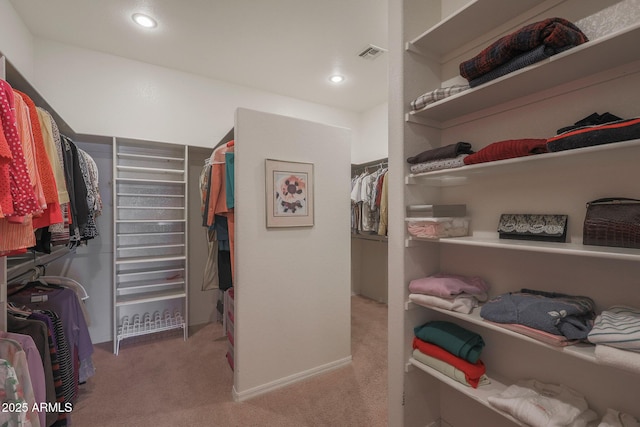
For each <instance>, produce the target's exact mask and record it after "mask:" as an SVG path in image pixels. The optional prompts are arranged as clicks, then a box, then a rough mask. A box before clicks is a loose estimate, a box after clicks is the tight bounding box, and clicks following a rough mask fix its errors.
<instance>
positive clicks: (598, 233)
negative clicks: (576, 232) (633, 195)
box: [582, 197, 640, 248]
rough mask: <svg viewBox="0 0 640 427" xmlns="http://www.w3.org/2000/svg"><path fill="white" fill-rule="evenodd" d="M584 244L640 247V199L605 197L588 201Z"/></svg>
mask: <svg viewBox="0 0 640 427" xmlns="http://www.w3.org/2000/svg"><path fill="white" fill-rule="evenodd" d="M582 241H583V243H584V244H585V245H596V246H616V247H621V248H640V200H636V199H627V198H624V197H617V198H613V197H612V198H605V199H598V200H593V201H591V202H589V203H587V214H586V216H585V219H584V229H583V238H582Z"/></svg>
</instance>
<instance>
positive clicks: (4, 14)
mask: <svg viewBox="0 0 640 427" xmlns="http://www.w3.org/2000/svg"><path fill="white" fill-rule="evenodd" d="M0 52H2V54H3V55H5V56H6V57H7V58H9V59H10V60H11V63H12V64H13V65H15V66H16V68H18V69H19V70H20V71H21V72H22V75H23V76H24V77H26V78H27V79H29V80H32V79H33V69H34V65H33V55H34V41H33V36H32V35H31V33H30V32H29V30H28V29H27V27H26V26H25V25H24V24H23V22H22V20H21V19H20V17H19V16H18V14H17V13H16V11H15V10H14V9H13V6H11V3H9V0H0Z"/></svg>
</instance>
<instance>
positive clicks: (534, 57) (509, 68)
mask: <svg viewBox="0 0 640 427" xmlns="http://www.w3.org/2000/svg"><path fill="white" fill-rule="evenodd" d="M572 47H574V46H573V45H571V46H564V47H561V48H553V47H550V46H546V45H542V46H538V47H537V48H535V49H532V50H530V51H528V52H525V53H523V54H520V55H518V56H516V57H515V58H513V59H512V60H510V61H509V62H507V63H505V64H502V65H500V66H499V67H497V68H494V69H493V70H491V71H489V72H488V73H486V74H483V75H481V76H480V77H478V78H475V79H473V80H471V81H469V86H470V87H476V86H480V85H481V84H484V83H487V82H490V81H491V80H495V79H497V78H498V77H502V76H504V75H507V74H509V73H512V72H514V71H517V70H519V69H521V68H524V67H528V66H529V65H533V64H535V63H536V62H540V61H542V60H543V59H547V58H549V57H550V56H553V55H555V54H557V53H560V52H562V51H564V50H567V49H571V48H572Z"/></svg>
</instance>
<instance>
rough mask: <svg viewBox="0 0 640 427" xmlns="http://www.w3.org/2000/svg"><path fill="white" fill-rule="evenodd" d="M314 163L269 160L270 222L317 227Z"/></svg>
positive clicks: (271, 226) (274, 224)
mask: <svg viewBox="0 0 640 427" xmlns="http://www.w3.org/2000/svg"><path fill="white" fill-rule="evenodd" d="M313 179H314V176H313V163H303V162H292V161H284V160H274V159H266V160H265V182H266V191H265V196H266V225H267V228H273V227H313V225H314V192H313V185H314V182H313Z"/></svg>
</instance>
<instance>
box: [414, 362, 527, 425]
mask: <svg viewBox="0 0 640 427" xmlns="http://www.w3.org/2000/svg"><path fill="white" fill-rule="evenodd" d="M409 365H410V366H415V367H416V368H418V369H420V370H421V371H424V372H426V373H427V374H429V375H431V376H433V377H435V378H437V379H438V380H439V381H441V382H443V383H445V384H447V385H448V386H450V387H453V388H454V389H456V390H457V391H459V392H460V393H462V394H464V395H466V396H468V397H470V398H471V399H473V400H475V401H476V402H478V403H480V404H482V405H484V406H486V407H487V408H490V409H491V410H493V411H495V412H497V413H498V414H500V415H502V416H503V417H505V418H507V419H509V420H511V421H512V422H514V423H515V424H517V425H519V426H526V424H523V423H522V422H521V421H519V420H517V419H516V418H514V417H512V416H511V415H509V414H508V413H506V412H504V411H501V410H499V409H498V408H496V407H495V406H493V405H491V404H490V403H489V400H488V397H489V396H494V395H496V394H498V393H502V392H503V391H504V390H506V388H507V387H508V385H506V384H505V383H503V382H501V381H498V380H497V379H496V378H494V377H491V378H489V379H490V380H491V383H489V384H486V385H482V386H479V387H478V388H472V387H467V386H465V385H464V384H460V383H459V382H457V381H455V380H453V379H451V378H449V377H448V376H446V375H444V374H443V373H441V372H438V371H437V370H435V369H433V368H431V367H430V366H427V365H425V364H424V363H421V362H419V361H417V360H416V359H414V358H413V357H412V358H410V359H409Z"/></svg>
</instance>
